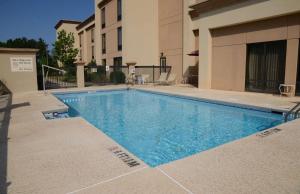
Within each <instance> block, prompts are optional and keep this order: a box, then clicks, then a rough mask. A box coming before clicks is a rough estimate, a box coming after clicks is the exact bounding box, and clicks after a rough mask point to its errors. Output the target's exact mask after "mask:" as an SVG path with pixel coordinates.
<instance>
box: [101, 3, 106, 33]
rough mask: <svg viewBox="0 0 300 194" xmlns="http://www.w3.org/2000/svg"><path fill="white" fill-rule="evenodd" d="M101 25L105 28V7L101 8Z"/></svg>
mask: <svg viewBox="0 0 300 194" xmlns="http://www.w3.org/2000/svg"><path fill="white" fill-rule="evenodd" d="M101 26H102V28H105V7H104V8H102V9H101Z"/></svg>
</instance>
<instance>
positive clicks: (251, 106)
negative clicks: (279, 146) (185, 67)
mask: <svg viewBox="0 0 300 194" xmlns="http://www.w3.org/2000/svg"><path fill="white" fill-rule="evenodd" d="M125 90H136V91H140V92H146V93H153V94H159V95H164V96H172V97H177V98H184V99H189V100H195V101H200V102H206V103H212V104H218V105H223V106H230V107H237V108H243V109H249V110H256V111H262V112H270V113H274V114H282V113H284V112H287V111H288V110H287V109H273V108H266V107H260V106H255V105H248V104H242V103H236V102H226V101H222V100H215V99H214V100H212V99H208V98H201V97H193V96H188V95H184V94H174V93H169V92H162V91H153V90H148V89H141V88H134V87H124V88H117V89H96V90H86V91H67V92H52V93H51V94H53V95H54V96H55V97H56V98H58V97H57V96H56V95H64V94H82V93H97V92H111V91H125ZM58 99H59V98H58ZM57 112H59V111H57Z"/></svg>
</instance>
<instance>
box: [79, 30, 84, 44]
mask: <svg viewBox="0 0 300 194" xmlns="http://www.w3.org/2000/svg"><path fill="white" fill-rule="evenodd" d="M82 35H83V33H80V34H79V46H80V47H81V46H82Z"/></svg>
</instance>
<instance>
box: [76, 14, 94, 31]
mask: <svg viewBox="0 0 300 194" xmlns="http://www.w3.org/2000/svg"><path fill="white" fill-rule="evenodd" d="M93 21H95V14H93V15H91V16H90V17H88V18H87V19H86V20H84V21H83V22H81V23H80V24H79V25H78V26H76V30H81V29H82V28H84V27H85V26H87V25H88V24H90V23H91V22H93Z"/></svg>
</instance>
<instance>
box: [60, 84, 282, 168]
mask: <svg viewBox="0 0 300 194" xmlns="http://www.w3.org/2000/svg"><path fill="white" fill-rule="evenodd" d="M56 96H57V97H58V98H59V99H60V100H62V101H63V102H64V103H65V104H67V105H68V106H69V107H70V110H69V114H70V116H81V117H83V118H84V119H86V120H87V121H88V122H90V123H91V124H93V125H94V126H96V127H97V128H98V129H101V130H102V131H103V132H104V133H105V134H107V135H108V136H109V137H111V138H112V139H114V140H115V141H116V142H118V143H119V144H120V145H122V146H123V147H125V148H126V149H127V150H128V151H130V152H131V153H133V154H134V155H136V156H137V157H139V158H140V159H141V160H143V161H144V162H145V163H147V164H148V165H149V166H151V167H155V166H157V165H160V164H164V163H167V162H170V161H174V160H177V159H180V158H184V157H186V156H189V155H192V154H195V153H199V152H201V151H204V150H207V149H210V148H213V147H216V146H218V145H221V144H224V143H227V142H230V141H233V140H236V139H240V138H242V137H245V136H248V135H251V134H253V133H256V132H258V131H262V130H264V129H267V128H270V127H273V126H275V125H278V124H280V123H282V116H281V115H280V114H274V113H268V112H262V111H256V110H250V109H243V108H237V107H231V106H224V105H218V104H213V103H207V102H201V101H196V100H191V99H185V98H179V97H174V96H167V95H160V94H154V93H149V92H143V91H138V90H120V91H106V92H94V93H73V94H57V95H56Z"/></svg>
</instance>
